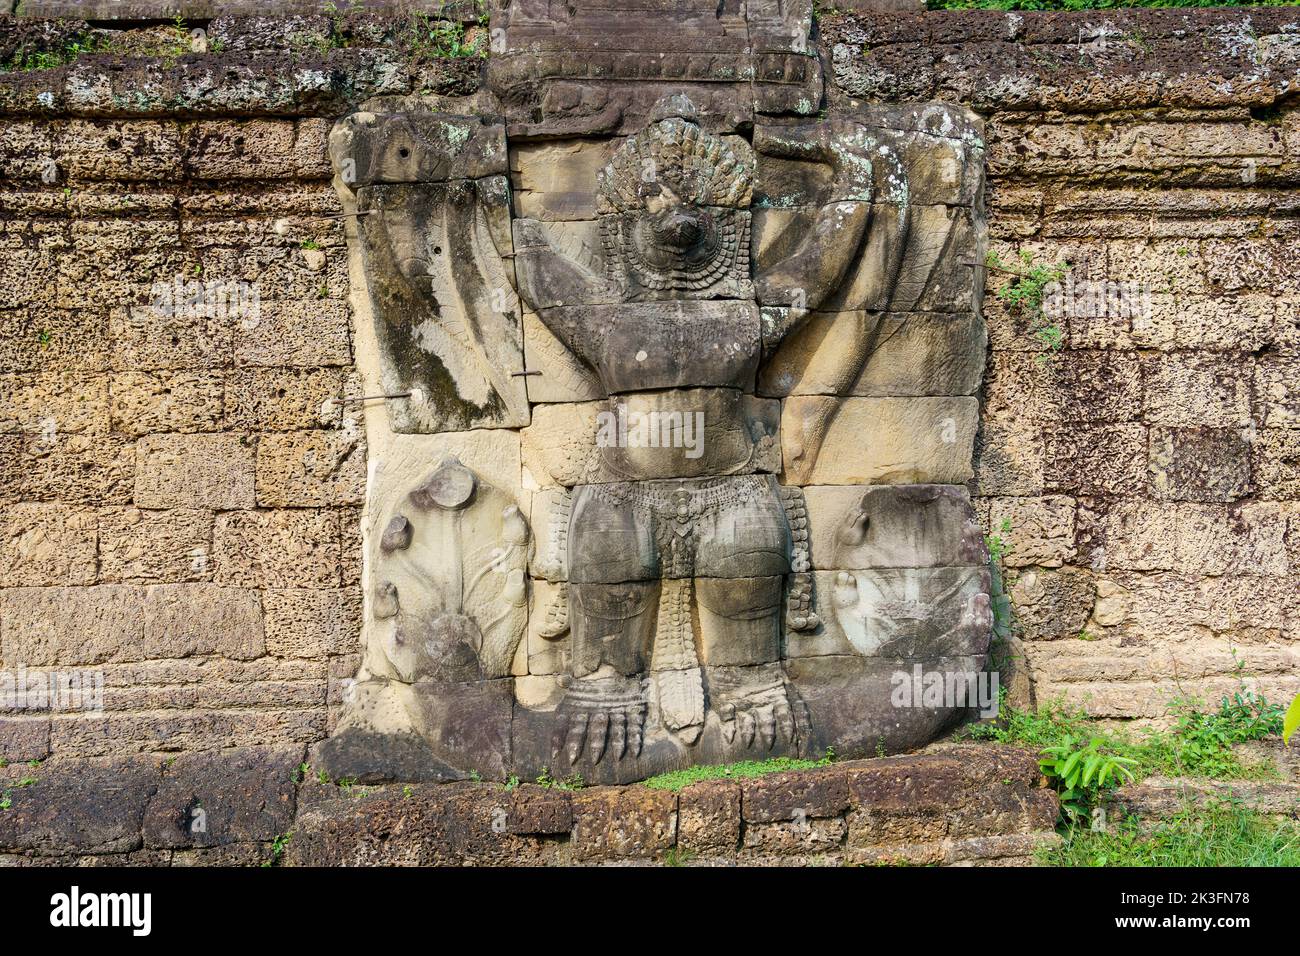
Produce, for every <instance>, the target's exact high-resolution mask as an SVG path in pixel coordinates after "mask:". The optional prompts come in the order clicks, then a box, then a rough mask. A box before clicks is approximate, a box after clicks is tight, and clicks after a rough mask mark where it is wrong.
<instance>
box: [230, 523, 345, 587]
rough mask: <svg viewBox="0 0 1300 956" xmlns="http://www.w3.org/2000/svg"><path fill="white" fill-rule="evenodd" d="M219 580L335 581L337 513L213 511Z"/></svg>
mask: <svg viewBox="0 0 1300 956" xmlns="http://www.w3.org/2000/svg"><path fill="white" fill-rule="evenodd" d="M213 542H214V547H213V558H214V560H215V562H216V580H217V582H218V583H219V584H227V585H242V586H245V587H260V588H294V587H313V588H332V587H338V586H339V583H340V581H339V525H338V516H337V515H336V514H334V513H333V512H330V511H300V510H293V511H283V510H282V511H245V512H239V511H234V512H230V513H228V514H221V515H218V516H217V520H216V527H215V529H214V531H213Z"/></svg>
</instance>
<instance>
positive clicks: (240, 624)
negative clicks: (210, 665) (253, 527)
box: [143, 584, 265, 660]
mask: <svg viewBox="0 0 1300 956" xmlns="http://www.w3.org/2000/svg"><path fill="white" fill-rule="evenodd" d="M264 651H265V640H264V637H263V633H262V605H261V602H260V600H259V599H258V595H257V593H256V592H255V591H251V590H247V589H244V588H224V587H218V586H217V585H214V584H165V585H155V586H154V587H151V588H149V589H148V591H147V592H146V594H145V598H144V645H143V653H144V654H145V656H146V657H157V658H180V657H193V656H207V655H216V656H219V657H226V658H233V659H235V660H246V659H249V658H254V657H259V656H261V654H262V653H264Z"/></svg>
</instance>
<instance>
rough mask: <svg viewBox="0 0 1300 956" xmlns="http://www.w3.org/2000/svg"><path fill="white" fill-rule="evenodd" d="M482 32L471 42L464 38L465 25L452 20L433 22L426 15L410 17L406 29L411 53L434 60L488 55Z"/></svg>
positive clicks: (435, 20) (419, 14)
mask: <svg viewBox="0 0 1300 956" xmlns="http://www.w3.org/2000/svg"><path fill="white" fill-rule="evenodd" d="M485 40H486V33H484V32H483V31H480V32H479V33H477V34H476V35H475V36H474V38H473V39H469V38H468V37H467V35H466V30H465V25H464V24H463V23H460V22H459V21H456V20H437V19H433V18H431V17H430V16H429V15H428V14H427V13H415V14H412V15H411V19H410V26H409V28H408V30H407V41H408V44H409V46H410V48H411V50H412V52H414V53H415V54H417V55H418V56H421V57H426V58H430V59H438V60H460V59H477V58H480V57H485V56H487V54H488V50H487V43H486V42H485Z"/></svg>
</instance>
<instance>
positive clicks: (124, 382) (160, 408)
mask: <svg viewBox="0 0 1300 956" xmlns="http://www.w3.org/2000/svg"><path fill="white" fill-rule="evenodd" d="M222 387H223V383H222V379H221V376H220V374H218V373H215V372H172V371H162V372H117V373H115V374H114V375H113V376H112V377H111V378H110V379H109V386H108V388H109V398H110V402H111V405H112V416H113V429H114V430H115V431H120V432H125V433H126V434H128V435H147V434H149V433H151V432H204V431H216V430H217V429H218V428H219V427H220V424H221V391H222Z"/></svg>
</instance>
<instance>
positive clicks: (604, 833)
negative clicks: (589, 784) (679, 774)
mask: <svg viewBox="0 0 1300 956" xmlns="http://www.w3.org/2000/svg"><path fill="white" fill-rule="evenodd" d="M676 838H677V794H675V793H670V792H668V791H664V790H650V789H646V788H635V789H632V788H629V789H624V788H620V787H596V788H593V789H590V790H579V791H578V792H576V793H575V794H574V795H573V838H572V841H571V844H572V847H573V853H574V856H575V857H576V858H577V859H579V860H582V859H591V858H597V857H606V858H608V857H615V858H617V857H650V856H655V855H657V854H659V853H660V852H662V851H664V850H667V849H668V848H669V847H671V846H672V845H673V844H674V842H675V841H676Z"/></svg>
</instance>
